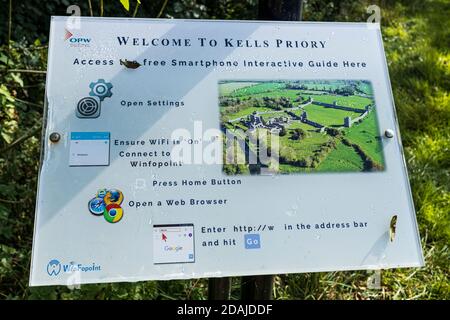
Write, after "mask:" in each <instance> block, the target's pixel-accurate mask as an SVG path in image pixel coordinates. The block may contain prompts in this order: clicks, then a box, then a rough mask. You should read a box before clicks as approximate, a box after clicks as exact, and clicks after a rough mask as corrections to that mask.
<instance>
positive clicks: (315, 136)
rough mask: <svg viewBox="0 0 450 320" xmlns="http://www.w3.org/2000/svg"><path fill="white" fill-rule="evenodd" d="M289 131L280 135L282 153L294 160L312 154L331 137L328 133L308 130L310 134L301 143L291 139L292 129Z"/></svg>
mask: <svg viewBox="0 0 450 320" xmlns="http://www.w3.org/2000/svg"><path fill="white" fill-rule="evenodd" d="M287 131H288V132H287V134H286V135H285V136H283V137H280V155H281V156H284V157H286V158H287V159H289V160H292V161H295V160H300V159H304V158H306V157H308V156H311V155H312V154H313V153H314V151H315V150H317V149H319V147H320V146H321V145H322V144H324V143H326V142H327V141H328V140H330V139H331V137H330V136H328V135H326V134H322V133H318V132H308V135H309V136H308V137H307V138H305V139H303V140H302V141H301V142H300V143H299V141H297V140H291V133H292V130H291V129H289V130H287Z"/></svg>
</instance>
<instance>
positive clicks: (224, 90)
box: [219, 82, 258, 96]
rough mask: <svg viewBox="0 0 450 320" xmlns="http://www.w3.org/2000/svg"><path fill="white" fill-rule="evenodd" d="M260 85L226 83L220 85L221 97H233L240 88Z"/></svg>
mask: <svg viewBox="0 0 450 320" xmlns="http://www.w3.org/2000/svg"><path fill="white" fill-rule="evenodd" d="M256 84H258V83H257V82H225V83H220V85H219V95H220V96H226V95H231V94H232V93H233V92H235V91H237V90H238V89H240V88H245V87H249V86H253V85H256Z"/></svg>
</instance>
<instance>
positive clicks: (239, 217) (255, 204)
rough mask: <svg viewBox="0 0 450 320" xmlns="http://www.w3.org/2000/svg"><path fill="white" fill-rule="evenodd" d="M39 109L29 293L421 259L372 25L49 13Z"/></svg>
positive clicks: (266, 282)
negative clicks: (76, 24)
mask: <svg viewBox="0 0 450 320" xmlns="http://www.w3.org/2000/svg"><path fill="white" fill-rule="evenodd" d="M45 117H46V118H45V132H44V139H43V150H42V161H41V168H40V173H39V183H38V196H37V206H36V217H35V233H34V240H33V254H32V266H31V279H30V284H31V285H33V286H37V285H64V284H68V283H70V284H83V283H99V282H120V281H145V280H167V279H191V278H227V277H241V276H252V277H256V279H255V278H253V279H255V281H253V279H249V278H247V279H244V286H243V297H244V298H245V297H247V298H251V297H253V298H254V297H267V298H270V292H271V291H272V290H271V286H272V285H271V283H272V279H271V277H270V276H269V277H267V276H268V275H272V274H284V273H299V272H319V271H335V270H359V269H374V268H383V269H384V268H394V267H395V268H398V267H414V266H421V265H423V257H422V252H421V248H420V241H419V237H418V232H417V224H416V219H415V212H414V207H413V203H412V199H411V193H410V189H409V184H408V177H407V171H406V167H405V163H404V158H403V154H402V147H401V140H400V136H399V131H398V127H397V122H396V118H395V109H394V105H393V100H392V92H391V89H390V83H389V77H388V73H387V67H386V61H385V57H384V52H383V47H382V41H381V34H380V30H379V27H375V28H374V27H371V28H368V27H367V25H366V24H362V23H305V22H287V21H285V22H269V21H268V22H256V21H201V20H200V21H191V20H163V19H162V20H160V19H156V20H155V19H133V20H130V19H116V18H81V19H80V28H79V29H70V28H68V26H67V17H53V18H52V23H51V32H50V44H49V59H48V72H47V82H46V111H45ZM55 195H57V196H55ZM394 217H395V219H394ZM392 221H395V223H393V222H392ZM393 224H394V229H396V232H395V236H393V234H392V232H391V231H390V230H392V229H393V226H392V225H393ZM260 276H263V278H260ZM248 280H251V281H248ZM217 281H218V282H219V283H218V285H214V283H213V282H212V283H210V285H209V288H210V295H213V296H214V295H215V294H214V292H216V293H217V292H223V293H224V294H222V297H223V298H226V297H227V296H228V292H229V289H228V288H227V286H228V287H229V280H227V279H223V280H217ZM220 282H222V283H220ZM245 284H249V286H248V287H247V288H246V285H245ZM220 288H224V289H220ZM247 289H248V290H247ZM255 290H256V291H259V292H260V293H251V294H246V292H249V291H253V292H254V291H255ZM217 295H218V294H217ZM217 295H216V296H217Z"/></svg>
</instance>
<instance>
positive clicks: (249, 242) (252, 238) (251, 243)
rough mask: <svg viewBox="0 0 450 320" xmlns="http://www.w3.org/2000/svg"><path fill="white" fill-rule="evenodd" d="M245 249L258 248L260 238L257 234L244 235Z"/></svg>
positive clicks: (259, 246)
mask: <svg viewBox="0 0 450 320" xmlns="http://www.w3.org/2000/svg"><path fill="white" fill-rule="evenodd" d="M244 242H245V249H259V248H261V240H260V237H259V234H256V233H255V234H246V235H244Z"/></svg>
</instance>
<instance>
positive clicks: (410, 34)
mask: <svg viewBox="0 0 450 320" xmlns="http://www.w3.org/2000/svg"><path fill="white" fill-rule="evenodd" d="M141 2H142V6H141V9H145V10H141V11H139V13H138V16H146V17H154V16H156V15H157V14H158V12H159V10H160V3H159V1H141ZM13 3H14V4H16V3H18V4H19V3H20V6H19V5H17V6H15V7H14V10H13V15H14V17H13V26H12V39H13V40H19V39H23V37H28V38H27V39H26V40H25V42H11V47H10V48H9V46H8V43H7V42H6V39H7V29H8V25H7V23H6V22H7V21H8V17H7V14H8V10H6V8H7V6H8V2H7V1H4V0H1V4H2V5H3V6H2V8H5V10H0V16H1V18H2V19H0V21H2V22H3V23H1V26H0V36H1V40H0V43H1V45H0V74H1V80H0V81H1V83H0V102H1V109H0V151H1V152H0V298H1V299H206V297H207V287H208V280H207V279H193V280H187V281H158V282H156V281H146V282H140V283H133V284H129V283H120V284H98V285H83V286H81V289H79V290H70V289H68V288H66V287H40V288H31V289H30V288H29V287H28V274H29V265H30V252H31V241H32V239H31V238H32V232H33V216H34V204H35V196H36V194H35V193H36V178H37V170H38V167H39V165H38V161H39V150H40V123H41V117H42V112H43V108H42V101H43V97H44V82H45V75H43V74H39V73H20V72H11V71H9V70H16V69H31V70H45V69H46V56H47V47H46V37H47V35H48V21H49V15H50V14H55V13H56V12H58V13H60V14H65V9H66V5H64V4H63V1H60V0H48V1H45V5H43V3H42V2H40V1H36V2H35V3H34V4H32V3H31V2H28V3H26V5H25V3H22V2H19V1H13ZM370 4H378V5H379V6H380V7H381V14H382V19H381V23H382V33H383V39H384V45H385V50H386V54H387V61H388V64H389V73H390V77H391V82H392V87H393V93H394V98H395V102H396V109H397V114H398V120H399V124H400V129H401V134H402V140H403V145H404V148H405V156H406V162H407V166H408V170H409V177H410V182H411V187H412V192H413V198H414V203H415V208H416V210H417V218H418V222H419V228H420V234H421V238H422V246H423V248H424V254H425V263H426V265H425V267H424V268H420V269H416V268H414V269H392V270H383V271H382V273H381V288H380V289H370V288H368V285H367V279H368V277H369V273H368V272H365V271H348V272H323V273H309V274H290V275H277V276H276V277H275V286H274V297H275V299H314V300H316V299H447V300H448V299H450V275H449V274H450V272H449V256H450V249H449V243H450V219H449V213H450V190H449V189H450V185H449V183H448V181H449V176H450V157H449V150H450V142H449V141H450V130H449V123H450V53H449V47H450V20H449V19H448V17H449V12H450V4H449V1H448V0H424V1H422V0H420V1H419V0H400V1H383V2H381V4H380V2H379V1H366V0H339V1H338V0H336V1H323V0H311V1H308V2H307V3H306V5H305V10H304V20H306V21H308V20H321V21H366V20H367V17H368V14H367V13H366V8H367V7H368V5H370ZM79 5H80V6H82V13H83V15H85V14H86V13H87V12H88V11H87V10H88V9H87V2H86V1H82V2H80V3H79ZM148 6H151V7H150V9H148V10H147V8H148ZM111 7H112V8H113V9H114V10H112V9H111V10H110V9H109V8H111ZM153 7H155V8H154V10H152V8H153ZM30 12H33V14H32V15H30ZM165 12H167V15H166V13H165V14H164V15H163V16H165V17H168V16H174V17H176V18H194V17H195V18H197V17H198V18H220V19H231V18H232V19H254V18H256V5H255V3H254V2H253V4H251V1H249V2H247V1H239V2H237V1H227V2H226V3H225V1H222V0H218V1H209V2H208V4H207V5H205V2H204V1H169V4H168V6H167V10H166V11H165ZM124 14H125V15H127V16H128V13H127V12H125V11H124V10H123V9H122V8H121V7H120V6H115V2H114V1H112V2H109V1H105V15H109V16H120V15H122V16H123V15H124ZM36 39H41V40H42V43H41V42H40V41H36V42H35V40H36ZM367 94H370V92H367ZM283 95H285V94H284V93H283ZM353 129H355V130H358V129H359V128H358V127H354V128H352V130H353ZM345 137H346V138H347V139H352V137H351V133H350V134H348V135H346V136H345ZM362 146H363V147H364V145H362ZM345 150H346V147H345V146H342V145H340V144H337V146H336V150H335V151H332V152H330V153H329V155H328V157H327V158H326V159H325V160H324V161H323V162H322V163H321V166H325V165H327V162H328V161H333V158H334V156H333V153H334V152H345ZM367 152H368V153H369V152H370V151H369V150H367ZM348 158H349V159H350V158H351V156H350V155H349V156H348ZM331 165H332V166H333V167H335V168H336V167H337V166H338V164H336V163H332V164H331ZM321 166H319V167H318V169H319V170H320V167H321ZM281 167H282V170H283V171H285V172H288V171H289V168H290V166H289V165H283V164H282V165H281ZM294 169H295V171H294V172H298V171H297V170H298V169H297V168H294ZM305 171H308V169H305ZM231 295H232V298H233V299H237V298H239V295H240V278H233V282H232V288H231Z"/></svg>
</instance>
